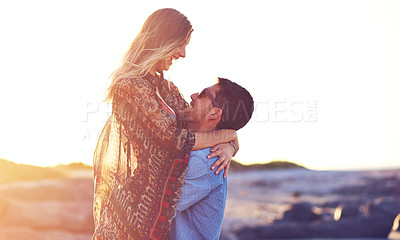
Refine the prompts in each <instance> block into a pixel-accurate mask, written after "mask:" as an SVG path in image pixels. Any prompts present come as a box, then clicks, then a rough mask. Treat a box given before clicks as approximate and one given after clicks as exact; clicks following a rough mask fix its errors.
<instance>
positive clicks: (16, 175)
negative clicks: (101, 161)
mask: <svg viewBox="0 0 400 240" xmlns="http://www.w3.org/2000/svg"><path fill="white" fill-rule="evenodd" d="M90 168H91V167H90V166H88V165H86V164H83V163H71V164H69V165H58V166H56V167H37V166H32V165H25V164H16V163H14V162H11V161H7V160H5V159H0V184H3V183H10V182H17V181H37V180H42V179H58V178H65V177H66V176H67V174H68V171H70V170H79V169H90Z"/></svg>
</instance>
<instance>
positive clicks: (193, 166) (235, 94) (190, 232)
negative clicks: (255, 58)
mask: <svg viewBox="0 0 400 240" xmlns="http://www.w3.org/2000/svg"><path fill="white" fill-rule="evenodd" d="M218 80H219V81H218V84H215V85H213V86H211V87H208V88H206V89H204V90H203V91H202V92H201V93H200V94H197V93H196V94H193V95H192V96H191V99H192V102H191V103H190V105H191V108H190V109H187V110H186V111H187V112H186V113H187V114H188V116H189V117H187V119H186V120H185V122H186V124H187V127H188V128H189V129H192V130H194V131H211V130H215V129H234V130H238V129H240V128H242V127H243V126H244V125H246V123H247V122H248V121H249V120H250V118H251V115H252V113H253V110H254V102H253V98H252V97H251V95H250V94H249V92H248V91H247V90H246V89H244V88H242V87H241V86H239V85H238V84H236V83H234V82H231V81H229V80H227V79H223V78H218ZM234 148H236V146H234ZM210 151H211V148H206V149H202V150H198V151H192V152H191V153H190V157H189V164H188V169H187V173H186V179H185V182H184V185H183V189H182V194H181V198H180V200H179V203H178V206H177V208H176V212H175V217H174V219H173V220H172V223H171V239H177V240H180V239H185V240H189V239H194V240H197V239H219V235H220V233H221V228H222V220H223V218H224V211H225V202H226V194H227V182H226V179H224V178H223V175H222V174H215V173H214V171H213V170H211V169H210V168H211V166H212V165H213V163H214V162H215V161H216V160H217V158H211V159H207V155H208V154H210Z"/></svg>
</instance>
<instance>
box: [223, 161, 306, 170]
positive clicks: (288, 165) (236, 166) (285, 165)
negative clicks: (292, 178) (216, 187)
mask: <svg viewBox="0 0 400 240" xmlns="http://www.w3.org/2000/svg"><path fill="white" fill-rule="evenodd" d="M293 168H300V169H301V168H303V169H305V167H303V166H300V165H297V164H295V163H292V162H287V161H272V162H269V163H264V164H251V165H243V164H241V163H239V162H237V161H235V160H232V162H231V166H230V170H234V171H243V170H265V169H293Z"/></svg>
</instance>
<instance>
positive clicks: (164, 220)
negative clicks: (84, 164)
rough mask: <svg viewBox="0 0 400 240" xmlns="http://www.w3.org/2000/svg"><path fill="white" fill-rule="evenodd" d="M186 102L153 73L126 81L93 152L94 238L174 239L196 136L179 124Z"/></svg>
mask: <svg viewBox="0 0 400 240" xmlns="http://www.w3.org/2000/svg"><path fill="white" fill-rule="evenodd" d="M186 106H187V103H186V102H185V100H184V99H183V98H182V96H181V94H180V93H179V91H178V89H177V88H176V87H175V86H174V85H173V84H172V83H168V82H167V81H166V80H164V79H162V80H161V79H158V78H155V77H153V76H152V75H150V74H148V75H147V76H146V77H144V78H135V79H128V80H125V81H124V82H123V83H122V84H121V85H120V86H119V88H118V90H117V91H116V93H115V95H114V99H113V110H112V114H111V116H110V118H109V119H108V121H107V123H106V124H105V126H104V128H103V131H102V132H101V134H100V137H99V140H98V143H97V147H96V150H95V153H94V160H93V161H94V162H93V168H94V181H95V196H94V204H93V214H94V221H95V232H94V235H93V239H121V240H122V239H123V240H129V239H135V240H136V239H169V225H170V222H171V220H172V218H173V215H174V212H175V208H176V205H177V204H178V201H179V197H180V193H181V190H182V185H183V181H184V177H185V174H186V166H187V160H188V154H189V152H190V150H191V149H192V147H193V145H194V141H195V140H194V134H193V133H192V132H190V131H188V130H186V129H179V128H178V127H177V121H176V115H175V112H177V111H179V110H181V109H183V108H185V107H186Z"/></svg>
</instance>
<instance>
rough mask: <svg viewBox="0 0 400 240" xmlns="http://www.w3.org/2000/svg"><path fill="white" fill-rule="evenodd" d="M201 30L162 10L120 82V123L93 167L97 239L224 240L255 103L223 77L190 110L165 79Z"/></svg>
mask: <svg viewBox="0 0 400 240" xmlns="http://www.w3.org/2000/svg"><path fill="white" fill-rule="evenodd" d="M192 31H193V29H192V25H191V23H190V22H189V20H188V19H187V18H186V17H185V16H184V15H183V14H181V13H180V12H178V11H177V10H175V9H160V10H157V11H156V12H154V13H152V14H151V15H150V16H149V17H148V18H147V20H146V21H145V23H144V24H143V27H142V29H141V30H140V32H139V34H138V35H137V36H136V38H135V39H134V40H133V42H132V44H131V46H130V48H129V50H128V51H127V53H126V54H125V56H124V58H123V61H122V64H121V66H120V67H119V68H117V69H116V70H115V71H114V72H113V74H112V75H111V80H112V81H111V85H110V87H109V88H108V95H107V101H108V102H111V103H112V114H111V116H110V117H109V119H108V121H107V123H106V124H105V126H104V128H103V130H102V132H101V134H100V136H99V140H98V143H97V146H96V149H95V153H94V159H93V168H94V182H95V196H94V204H93V214H94V221H95V232H94V234H93V239H121V240H122V239H124V240H125V239H126V240H129V239H134V240H136V239H218V238H219V234H220V231H221V227H222V220H223V215H224V210H225V201H226V193H227V182H226V181H227V180H226V175H227V173H228V170H229V164H230V161H231V158H232V156H234V155H235V154H236V152H237V150H238V148H239V144H238V139H237V135H236V130H238V129H240V128H242V127H243V126H244V125H246V123H247V122H248V121H249V120H250V118H251V115H252V112H253V109H254V103H253V99H252V97H251V95H250V94H249V93H248V91H247V90H245V89H244V88H243V87H241V86H239V85H238V84H236V83H234V82H232V81H230V80H228V79H223V78H218V83H216V84H215V85H213V86H211V87H208V88H205V89H204V90H202V91H201V92H200V93H195V94H193V95H191V100H192V101H191V102H190V103H187V102H186V101H185V100H184V99H183V97H182V95H181V94H180V92H179V90H178V88H177V87H176V86H175V85H174V84H173V83H172V82H169V81H167V80H165V79H164V77H163V71H166V70H168V69H169V67H170V66H171V64H172V61H173V60H174V59H175V60H177V59H179V58H181V57H185V55H186V52H185V47H186V45H187V44H188V43H189V41H190V37H191V33H192Z"/></svg>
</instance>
